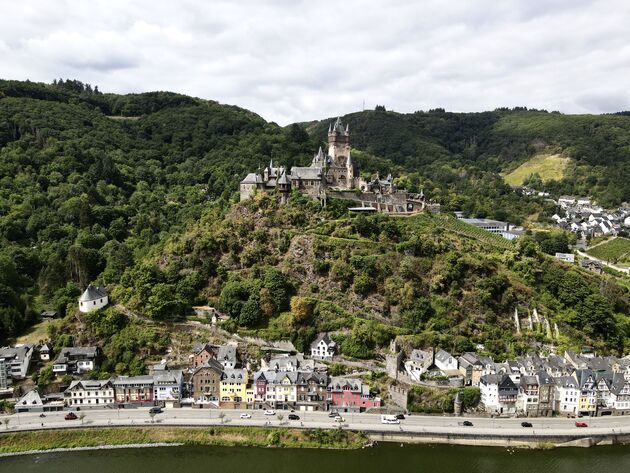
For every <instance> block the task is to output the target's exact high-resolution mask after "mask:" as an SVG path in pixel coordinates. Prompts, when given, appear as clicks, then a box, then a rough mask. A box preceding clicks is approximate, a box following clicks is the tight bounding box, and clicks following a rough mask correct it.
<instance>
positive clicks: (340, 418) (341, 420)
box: [335, 416, 346, 422]
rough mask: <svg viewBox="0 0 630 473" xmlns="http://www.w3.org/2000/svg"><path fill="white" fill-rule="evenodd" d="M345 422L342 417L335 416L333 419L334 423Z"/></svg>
mask: <svg viewBox="0 0 630 473" xmlns="http://www.w3.org/2000/svg"><path fill="white" fill-rule="evenodd" d="M345 421H346V419H344V418H343V417H341V416H336V417H335V422H345Z"/></svg>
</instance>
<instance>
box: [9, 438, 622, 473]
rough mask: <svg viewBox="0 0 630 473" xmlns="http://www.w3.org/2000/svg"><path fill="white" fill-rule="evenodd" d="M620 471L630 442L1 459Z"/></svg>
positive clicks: (305, 469)
mask: <svg viewBox="0 0 630 473" xmlns="http://www.w3.org/2000/svg"><path fill="white" fill-rule="evenodd" d="M35 471H36V472H38V473H41V472H45V473H71V472H75V471H85V472H90V473H112V472H116V473H127V472H129V473H144V472H150V473H161V472H164V473H167V472H168V473H173V472H179V471H194V472H213V473H215V472H217V473H240V472H249V471H251V472H256V473H296V472H298V473H355V472H358V473H403V472H414V473H421V472H430V473H462V472H465V473H477V472H479V473H493V472H497V473H499V472H500V473H506V472H509V473H532V472H549V473H551V472H553V473H564V472H566V473H587V472H588V473H593V472H604V473H617V472H629V471H630V446H628V447H626V446H607V447H595V448H589V449H573V448H560V449H554V450H507V449H505V448H489V447H461V446H418V445H405V446H403V447H401V446H399V445H398V444H380V445H378V446H376V447H373V448H369V449H365V450H354V451H340V450H336V451H331V450H306V449H303V450H300V449H265V448H225V447H156V448H138V449H123V450H97V451H82V452H63V453H61V452H60V453H48V454H41V455H27V456H18V457H6V458H0V473H3V472H12V473H16V472H19V473H28V472H35Z"/></svg>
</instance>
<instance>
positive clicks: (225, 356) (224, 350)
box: [217, 345, 239, 369]
mask: <svg viewBox="0 0 630 473" xmlns="http://www.w3.org/2000/svg"><path fill="white" fill-rule="evenodd" d="M217 361H218V362H219V363H221V364H222V365H223V368H225V369H234V368H236V367H237V366H238V364H239V363H238V357H237V354H236V345H222V346H220V347H219V349H218V351H217Z"/></svg>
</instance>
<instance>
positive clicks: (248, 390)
mask: <svg viewBox="0 0 630 473" xmlns="http://www.w3.org/2000/svg"><path fill="white" fill-rule="evenodd" d="M253 397H254V391H253V388H252V387H251V385H250V384H249V378H248V375H247V370H246V369H226V370H224V371H223V375H222V376H221V384H220V398H219V399H220V401H219V406H220V407H225V408H228V409H246V408H247V404H248V403H249V398H252V401H251V402H253Z"/></svg>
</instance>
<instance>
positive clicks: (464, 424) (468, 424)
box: [462, 420, 473, 427]
mask: <svg viewBox="0 0 630 473" xmlns="http://www.w3.org/2000/svg"><path fill="white" fill-rule="evenodd" d="M462 425H463V426H464V427H472V426H473V423H472V422H470V421H469V420H465V421H464V422H462Z"/></svg>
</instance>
